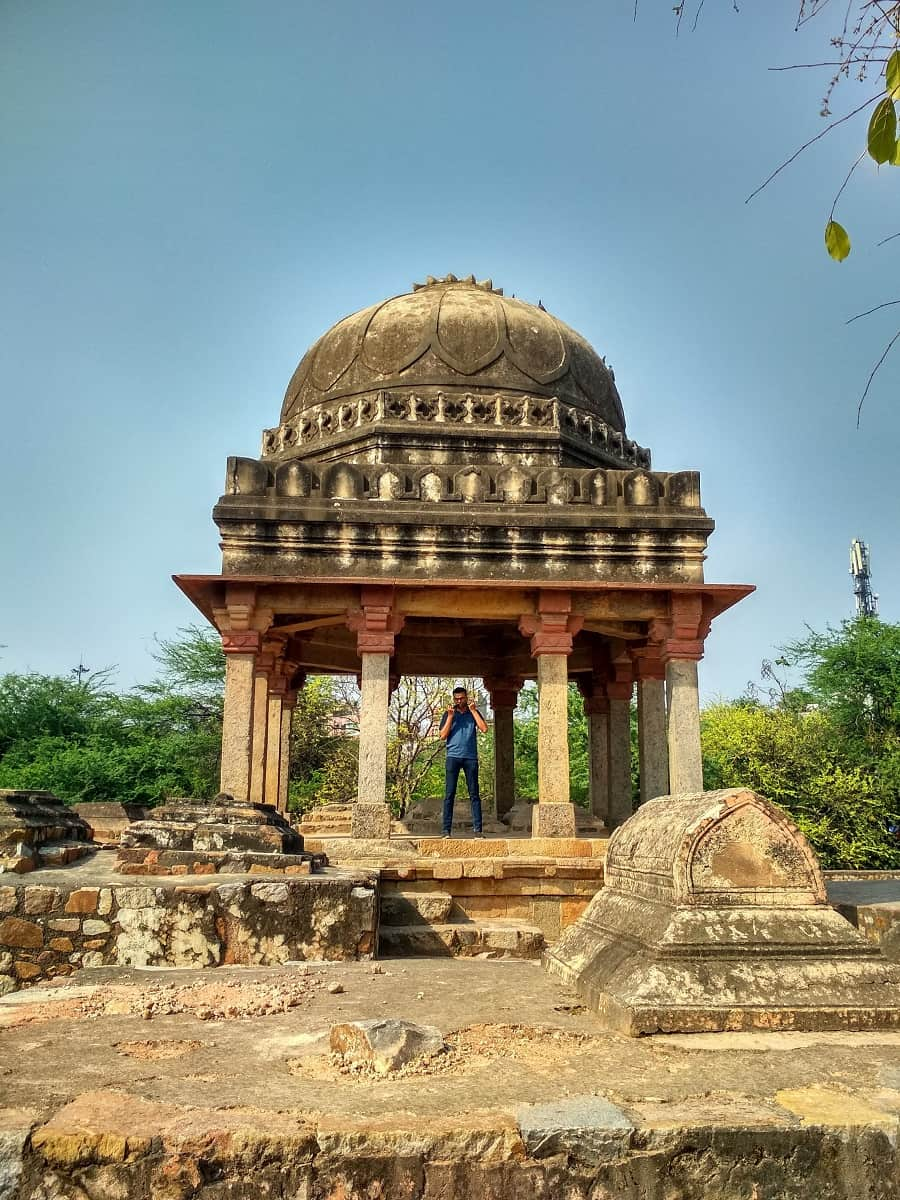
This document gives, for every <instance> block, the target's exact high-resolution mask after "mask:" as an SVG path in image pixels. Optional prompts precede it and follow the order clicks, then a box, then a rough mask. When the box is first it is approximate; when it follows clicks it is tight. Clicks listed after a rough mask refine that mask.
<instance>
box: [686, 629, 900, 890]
mask: <svg viewBox="0 0 900 1200" xmlns="http://www.w3.org/2000/svg"><path fill="white" fill-rule="evenodd" d="M778 663H779V665H781V666H785V667H788V668H794V669H799V670H800V671H802V673H803V676H804V683H803V686H802V687H801V688H786V687H784V686H782V685H780V684H779V685H778V686H777V687H776V688H774V689H772V691H771V692H770V698H771V700H772V703H771V704H768V705H766V704H761V703H759V702H758V701H755V700H753V699H752V698H750V699H747V698H745V699H744V700H742V701H740V702H737V703H734V704H720V705H714V706H713V707H712V708H710V709H707V710H706V712H705V713H704V714H703V750H704V769H705V778H706V783H707V786H709V787H725V786H727V787H731V786H738V785H745V786H748V787H751V788H754V789H755V790H757V791H759V792H761V793H762V794H763V795H764V796H767V797H768V798H769V799H771V800H773V801H774V802H775V803H776V804H780V805H781V806H782V807H783V808H785V809H786V810H787V811H788V812H789V813H790V814H791V815H792V816H793V817H794V819H795V820H796V821H797V823H798V824H799V826H800V828H801V829H802V830H803V832H804V833H805V834H806V835H807V837H808V838H809V839H810V841H811V842H812V844H813V847H814V848H815V850H816V851H817V853H818V854H819V856H820V858H821V860H822V863H823V865H824V866H826V867H870V868H880V867H892V868H896V867H900V841H898V838H897V836H896V834H895V833H894V832H892V830H894V829H896V827H897V826H898V825H900V626H898V625H890V624H887V623H885V622H882V621H879V620H877V619H875V618H872V617H862V618H859V619H857V620H855V621H845V622H844V623H843V624H842V625H841V627H840V628H839V629H831V628H829V629H827V630H826V631H825V633H817V632H815V631H812V630H811V631H810V632H809V633H808V634H807V636H806V637H805V638H802V639H800V640H798V641H795V642H793V643H791V644H790V645H788V646H786V647H785V648H784V650H783V654H782V657H781V658H780V659H779V660H778ZM768 676H769V678H770V679H775V680H776V683H777V682H778V681H777V677H776V676H775V674H774V669H773V668H772V667H771V666H769V669H768Z"/></svg>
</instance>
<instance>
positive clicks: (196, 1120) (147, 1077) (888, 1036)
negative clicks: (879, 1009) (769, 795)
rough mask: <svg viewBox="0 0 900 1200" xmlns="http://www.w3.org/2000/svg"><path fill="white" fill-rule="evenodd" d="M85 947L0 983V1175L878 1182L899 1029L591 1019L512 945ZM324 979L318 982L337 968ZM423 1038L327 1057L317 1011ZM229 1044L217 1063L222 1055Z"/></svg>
mask: <svg viewBox="0 0 900 1200" xmlns="http://www.w3.org/2000/svg"><path fill="white" fill-rule="evenodd" d="M380 969H381V970H382V971H383V973H381V974H376V973H374V971H373V965H372V964H364V963H348V964H343V963H342V964H329V965H323V966H307V967H300V968H296V969H293V968H280V969H272V970H259V969H253V968H244V969H241V970H237V969H235V970H229V969H228V968H224V969H222V970H220V971H218V972H215V973H213V975H212V978H213V980H214V985H212V986H211V985H210V979H211V976H210V973H208V972H207V973H202V972H195V971H181V972H177V973H175V972H154V973H153V974H152V975H148V974H146V973H143V972H135V971H127V970H111V969H109V968H103V969H100V970H94V971H87V972H84V973H83V974H82V975H81V976H79V977H78V980H77V983H73V982H71V981H70V982H68V983H66V984H65V985H63V986H60V987H54V988H51V989H42V990H40V991H39V990H33V991H30V992H21V993H18V994H17V995H14V996H8V997H6V998H5V999H3V1000H2V1001H0V1028H2V1037H3V1043H4V1058H5V1061H6V1063H8V1064H13V1063H27V1070H15V1071H7V1073H6V1074H5V1075H4V1078H3V1091H4V1104H5V1105H6V1107H5V1108H3V1109H2V1110H0V1180H2V1181H3V1184H4V1186H5V1188H6V1193H5V1194H6V1195H7V1196H8V1197H9V1200H46V1198H47V1197H49V1196H53V1197H54V1198H56V1200H76V1198H78V1200H84V1197H86V1196H89V1197H91V1200H112V1198H113V1197H116V1198H119V1197H125V1196H127V1197H129V1198H130V1200H149V1198H151V1197H152V1198H153V1200H175V1198H179V1200H187V1198H188V1197H190V1198H191V1200H223V1198H224V1197H228V1200H257V1198H258V1197H260V1196H263V1195H266V1196H272V1197H276V1196H278V1197H283V1198H285V1200H286V1198H288V1197H290V1198H291V1200H301V1198H313V1197H315V1198H320V1200H324V1198H325V1197H331V1198H337V1197H342V1198H343V1200H365V1198H369V1197H373V1196H378V1197H379V1198H380V1200H401V1198H402V1200H462V1198H464V1197H465V1198H466V1200H468V1198H472V1200H554V1198H556V1197H566V1198H567V1200H588V1198H590V1200H609V1198H612V1197H615V1198H616V1200H675V1198H677V1200H864V1198H865V1200H890V1198H892V1197H895V1196H897V1195H898V1194H900V1155H898V1149H897V1147H898V1141H900V1136H898V1135H900V1033H893V1032H882V1033H831V1034H828V1033H819V1034H788V1033H770V1034H759V1033H756V1034H728V1033H723V1034H701V1035H691V1036H657V1037H654V1038H649V1039H631V1038H624V1037H619V1036H617V1035H615V1034H610V1033H605V1032H603V1031H602V1030H600V1028H599V1027H598V1024H597V1022H596V1019H595V1018H594V1017H593V1016H592V1015H591V1014H590V1013H588V1012H586V1011H585V1010H584V1009H583V1008H582V1007H581V1005H580V1004H579V1001H578V999H577V997H576V996H574V995H572V994H570V993H567V992H566V991H565V990H563V989H561V988H560V987H558V986H557V985H556V984H555V983H554V982H553V981H552V980H550V979H548V978H547V977H546V976H545V975H544V974H543V973H542V972H541V971H540V969H538V968H537V967H535V966H534V965H533V964H530V963H521V962H479V961H473V960H452V959H444V960H432V961H424V962H423V961H417V962H398V961H389V962H386V963H384V964H382V965H381V967H380ZM329 986H330V987H331V988H337V987H340V988H341V989H342V990H341V991H340V993H339V994H334V992H333V991H330V990H329ZM384 1015H387V1016H400V1017H404V1018H406V1019H411V1020H415V1021H417V1022H421V1023H423V1024H429V1025H435V1026H437V1027H438V1028H439V1029H440V1031H441V1033H442V1034H443V1035H444V1038H445V1039H446V1041H447V1043H448V1046H449V1050H448V1052H447V1053H446V1054H445V1055H444V1056H442V1057H440V1058H437V1059H433V1060H431V1062H430V1064H428V1065H426V1066H425V1067H416V1066H415V1065H414V1066H413V1068H412V1069H410V1068H406V1069H405V1073H402V1074H399V1075H397V1074H393V1075H388V1076H384V1077H368V1076H365V1075H361V1076H353V1075H348V1074H344V1073H342V1072H341V1071H340V1070H339V1069H338V1067H337V1066H336V1065H335V1064H334V1063H333V1062H332V1060H331V1059H330V1057H329V1052H328V1033H329V1029H330V1027H331V1025H332V1024H333V1023H336V1022H340V1021H347V1020H360V1019H366V1018H371V1017H375V1016H384ZM236 1064H240V1068H239V1069H236Z"/></svg>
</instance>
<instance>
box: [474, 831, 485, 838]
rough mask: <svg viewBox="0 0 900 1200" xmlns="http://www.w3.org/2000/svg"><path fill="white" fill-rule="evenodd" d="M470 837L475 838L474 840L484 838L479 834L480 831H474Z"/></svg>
mask: <svg viewBox="0 0 900 1200" xmlns="http://www.w3.org/2000/svg"><path fill="white" fill-rule="evenodd" d="M472 837H476V838H483V837H484V834H483V833H482V832H481V830H480V829H476V830H475V831H474V832H473V834H472Z"/></svg>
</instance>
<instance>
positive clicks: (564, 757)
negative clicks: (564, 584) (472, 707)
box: [519, 591, 582, 837]
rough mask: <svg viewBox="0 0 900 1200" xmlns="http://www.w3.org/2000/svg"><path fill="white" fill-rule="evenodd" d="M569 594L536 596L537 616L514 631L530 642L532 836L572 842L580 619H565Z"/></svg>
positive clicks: (524, 618) (530, 617)
mask: <svg viewBox="0 0 900 1200" xmlns="http://www.w3.org/2000/svg"><path fill="white" fill-rule="evenodd" d="M570 609H571V597H570V595H569V593H568V592H562V591H559V592H556V591H552V592H551V591H546V592H543V591H542V592H541V593H540V594H539V598H538V612H537V615H536V616H535V615H532V614H529V615H528V616H523V617H522V618H521V619H520V621H519V629H520V631H521V632H522V633H523V634H525V635H526V636H530V637H531V654H532V657H533V658H536V659H537V667H538V671H537V675H538V802H537V804H536V805H535V806H534V808H533V810H532V818H531V836H532V837H574V836H575V805H574V804H572V803H571V801H570V799H569V662H568V656H569V655H570V654H571V653H572V643H573V638H574V635H575V634H576V633H577V632H578V630H579V629H580V628H581V625H582V618H581V617H573V616H571V614H570Z"/></svg>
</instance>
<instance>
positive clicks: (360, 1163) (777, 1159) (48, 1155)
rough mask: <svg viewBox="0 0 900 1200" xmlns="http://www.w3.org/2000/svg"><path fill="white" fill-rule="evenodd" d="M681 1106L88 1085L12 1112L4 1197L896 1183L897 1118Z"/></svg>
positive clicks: (572, 1191) (839, 1192) (3, 1140)
mask: <svg viewBox="0 0 900 1200" xmlns="http://www.w3.org/2000/svg"><path fill="white" fill-rule="evenodd" d="M673 1107H674V1108H675V1109H676V1111H675V1112H673V1114H672V1117H673V1119H672V1120H667V1121H666V1123H665V1125H664V1126H662V1127H659V1128H655V1127H639V1126H637V1125H636V1124H635V1123H633V1122H632V1121H631V1120H630V1119H629V1118H628V1117H627V1116H626V1115H625V1113H624V1112H622V1110H620V1109H617V1108H616V1107H615V1106H614V1105H612V1104H610V1103H609V1102H608V1101H606V1100H604V1099H603V1098H602V1097H581V1098H577V1097H576V1098H574V1099H573V1100H570V1101H564V1102H563V1103H562V1105H531V1106H525V1107H524V1108H522V1109H520V1110H519V1111H518V1113H517V1114H504V1113H500V1112H493V1113H481V1114H477V1113H471V1114H467V1115H463V1116H459V1117H457V1118H455V1119H453V1118H448V1119H446V1120H443V1121H442V1120H435V1119H434V1118H430V1119H429V1118H424V1117H423V1118H418V1119H417V1118H409V1119H408V1122H407V1123H406V1124H399V1125H398V1126H397V1128H390V1127H389V1126H390V1124H392V1123H390V1122H387V1123H386V1122H384V1121H382V1122H378V1123H376V1124H373V1125H371V1126H367V1125H366V1124H365V1123H364V1122H362V1121H359V1122H354V1120H353V1119H352V1118H348V1117H345V1118H334V1117H332V1118H329V1117H326V1116H321V1117H320V1118H318V1120H307V1121H304V1120H302V1119H300V1118H298V1117H296V1116H293V1115H291V1114H285V1113H274V1112H273V1113H264V1112H262V1111H259V1110H250V1111H248V1110H242V1111H241V1112H240V1113H234V1112H231V1111H229V1110H221V1111H215V1110H202V1109H188V1108H179V1107H178V1106H175V1105H171V1104H162V1103H152V1102H148V1101H143V1100H140V1099H138V1098H136V1097H133V1096H129V1095H128V1094H126V1093H122V1092H97V1093H87V1094H85V1095H83V1096H80V1097H78V1098H76V1100H74V1101H73V1102H72V1103H71V1104H69V1105H67V1106H66V1107H65V1108H63V1109H62V1110H60V1112H58V1113H57V1114H56V1115H55V1116H53V1117H52V1118H51V1119H50V1120H49V1121H47V1122H46V1123H43V1124H40V1123H35V1122H33V1121H29V1120H28V1116H29V1114H26V1113H22V1112H19V1113H18V1114H17V1113H16V1112H15V1111H11V1110H5V1111H3V1115H2V1120H0V1198H3V1200H7V1198H8V1200H37V1198H39V1197H40V1198H44V1197H46V1196H53V1197H57V1198H60V1200H65V1198H68V1197H72V1198H73V1200H74V1197H75V1196H79V1197H82V1196H84V1195H90V1196H91V1197H95V1198H98V1200H103V1198H104V1197H114V1196H122V1195H128V1196H129V1197H135V1198H141V1197H148V1198H149V1197H154V1198H159V1197H166V1198H170V1200H175V1198H181V1197H184V1198H187V1197H197V1198H198V1200H207V1198H208V1200H213V1197H221V1196H222V1195H224V1194H226V1193H227V1195H228V1197H229V1200H243V1198H245V1197H246V1200H250V1198H251V1197H258V1196H260V1195H267V1196H272V1197H282V1198H284V1200H287V1198H288V1197H290V1198H291V1200H300V1198H302V1200H306V1198H309V1200H313V1198H317V1197H326V1196H329V1197H330V1196H342V1197H344V1198H345V1200H356V1198H357V1197H359V1198H360V1200H362V1198H363V1197H369V1196H372V1195H378V1196H379V1197H380V1198H381V1200H391V1198H392V1197H401V1196H402V1197H404V1198H405V1200H419V1198H422V1200H437V1198H439V1197H440V1198H442V1200H453V1198H454V1197H463V1196H477V1197H480V1198H484V1200H492V1198H493V1197H497V1198H498V1200H499V1198H500V1197H503V1200H520V1198H521V1200H525V1198H526V1197H527V1198H528V1200H549V1198H550V1197H555V1196H563V1195H564V1196H566V1197H567V1200H587V1198H588V1197H605V1196H613V1195H614V1196H615V1197H616V1198H617V1200H664V1198H665V1197H669V1196H672V1195H678V1196H679V1197H680V1198H681V1200H701V1198H702V1200H709V1198H710V1197H715V1198H716V1200H747V1197H750V1196H756V1197H758V1198H759V1200H774V1198H775V1197H778V1198H779V1200H782V1198H792V1197H796V1198H798V1200H799V1198H801V1197H813V1196H816V1197H820V1196H821V1197H827V1198H828V1200H851V1198H852V1200H857V1198H858V1197H859V1196H860V1195H867V1196H873V1197H876V1196H877V1197H887V1196H890V1195H896V1194H897V1185H898V1183H900V1158H898V1151H897V1116H896V1114H888V1113H885V1115H884V1122H881V1121H880V1120H879V1121H875V1122H871V1121H870V1122H869V1123H867V1124H863V1125H859V1126H853V1125H846V1126H840V1127H833V1126H827V1125H820V1124H803V1123H802V1122H801V1121H799V1120H796V1119H795V1120H794V1121H793V1122H792V1120H791V1118H790V1115H789V1114H787V1113H785V1121H784V1122H783V1123H780V1122H777V1121H775V1120H760V1121H759V1122H758V1123H755V1122H753V1121H748V1123H747V1124H744V1125H709V1124H691V1123H690V1118H689V1116H688V1115H687V1114H685V1115H684V1117H683V1119H682V1120H681V1121H679V1119H678V1114H677V1105H676V1106H673ZM113 1108H114V1109H115V1113H116V1115H115V1117H110V1114H111V1113H112V1111H113ZM554 1110H555V1111H554ZM90 1114H95V1115H94V1116H93V1117H92V1118H91V1119H88V1118H89V1117H90ZM107 1118H109V1119H107ZM107 1125H108V1126H109V1127H108V1128H107ZM3 1126H5V1128H3Z"/></svg>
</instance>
